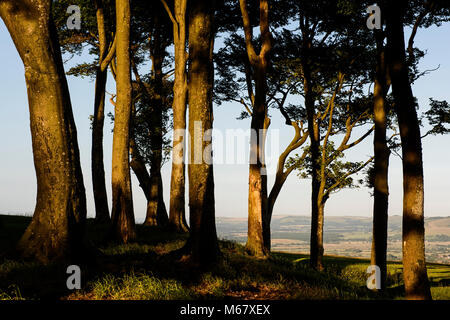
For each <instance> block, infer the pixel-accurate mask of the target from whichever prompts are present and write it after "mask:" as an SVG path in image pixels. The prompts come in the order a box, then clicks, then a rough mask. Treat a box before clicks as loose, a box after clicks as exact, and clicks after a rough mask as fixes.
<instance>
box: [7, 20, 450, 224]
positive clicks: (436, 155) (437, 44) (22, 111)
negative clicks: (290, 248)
mask: <svg viewBox="0 0 450 320" xmlns="http://www.w3.org/2000/svg"><path fill="white" fill-rule="evenodd" d="M449 35H450V24H445V25H443V26H442V27H440V28H436V27H433V28H430V29H422V30H420V31H419V33H418V35H417V36H416V41H415V44H416V46H418V47H419V48H421V49H426V50H427V55H426V56H425V58H424V59H423V60H422V61H421V63H420V68H421V69H422V70H428V69H435V68H436V67H437V66H440V67H439V69H438V70H436V71H434V72H432V73H430V74H428V75H426V76H425V77H423V78H421V79H419V80H418V81H417V82H416V83H415V84H414V86H413V92H414V94H415V96H416V97H417V98H418V100H419V104H420V108H421V109H420V110H425V109H426V108H427V107H428V99H429V98H430V97H433V98H434V99H437V100H447V101H450V81H449V75H450V59H449V58H448V53H449V52H450V41H449ZM73 62H76V60H75V61H73ZM71 63H72V61H71ZM66 70H67V68H66ZM109 80H111V79H109ZM68 83H69V89H70V94H71V99H72V106H73V112H74V117H75V122H76V126H77V131H78V143H79V147H80V157H81V166H82V171H83V175H84V183H85V187H86V197H87V205H88V208H87V209H88V217H93V216H94V214H95V212H94V203H93V192H92V182H91V172H90V148H91V131H90V121H89V115H90V114H92V113H93V100H94V82H93V81H91V80H90V79H89V78H85V79H81V78H76V77H73V76H68ZM107 91H108V92H110V93H111V92H115V87H114V85H113V81H109V82H108V85H107ZM241 110H242V107H241V106H240V105H239V104H236V103H224V104H222V105H221V106H214V127H215V128H216V129H217V130H218V131H219V132H221V133H223V134H225V133H226V130H232V129H242V130H248V128H249V127H250V120H248V119H247V120H237V119H236V118H237V117H238V116H239V115H240V113H241ZM112 111H113V106H112V105H111V104H110V103H109V102H107V106H106V113H108V112H112ZM271 115H272V124H271V129H270V130H269V134H268V149H269V153H270V154H277V153H279V152H281V151H282V149H283V148H284V146H286V145H287V144H288V143H289V142H290V139H291V138H292V136H293V129H292V128H290V127H288V126H286V125H284V121H283V119H282V118H281V116H280V115H279V114H278V112H277V111H276V110H274V111H272V112H271ZM111 130H112V125H111V123H110V121H109V118H106V120H105V141H104V152H105V158H104V163H105V171H106V183H107V188H108V196H109V197H110V196H111V188H110V181H111V150H112V133H111ZM277 137H279V139H278V138H277ZM355 137H357V134H356V133H355ZM272 143H273V144H272ZM246 147H247V149H248V145H246ZM449 147H450V136H428V137H427V138H425V140H424V141H423V153H424V172H425V216H426V217H433V216H448V215H450V201H448V197H449V196H450V165H449V163H450V161H449V160H450V148H449ZM270 149H272V150H273V152H270ZM0 150H1V151H0V152H1V153H0V213H1V214H28V215H31V214H32V213H33V210H34V205H35V200H36V178H35V172H34V165H33V157H32V148H31V135H30V128H29V114H28V103H27V94H26V86H25V79H24V69H23V64H22V62H21V60H20V57H19V55H18V53H17V51H16V49H15V47H14V45H13V43H12V41H11V38H10V36H9V34H8V32H7V29H6V27H5V26H4V24H3V22H2V21H1V20H0ZM247 152H248V150H247ZM216 153H217V154H219V152H218V150H217V152H216ZM372 153H373V150H372V137H369V138H368V139H366V141H364V142H363V143H362V144H361V145H358V146H357V147H356V148H355V149H354V150H353V149H352V151H351V152H350V153H349V159H351V160H357V161H362V160H364V159H367V158H368V157H369V156H370V155H371V154H372ZM274 160H276V159H274ZM269 165H270V164H269ZM170 167H171V166H170V162H168V163H166V164H165V165H164V167H163V170H162V175H163V183H164V199H165V203H166V206H167V209H168V205H169V187H170ZM272 172H273V170H272ZM273 180H274V175H273V173H271V172H270V171H269V175H268V188H269V190H270V188H271V187H272V183H273ZM214 181H215V200H216V216H222V217H246V216H247V193H248V165H246V164H245V163H244V164H226V163H225V164H220V163H219V164H215V165H214ZM132 184H133V199H134V209H135V217H136V221H137V222H142V221H143V220H144V218H145V210H146V200H145V197H144V195H143V192H142V190H141V189H140V187H139V184H138V182H137V179H136V177H135V176H134V174H133V173H132ZM310 185H311V184H310V180H301V179H299V178H298V177H297V175H296V174H295V173H293V174H291V175H290V176H289V178H288V179H287V181H286V183H285V186H284V187H283V189H282V191H281V193H280V196H279V198H278V200H277V203H276V205H275V208H274V214H275V215H310V195H311V193H310ZM108 186H109V187H108ZM389 186H390V199H389V214H390V215H400V214H401V212H402V194H403V191H402V167H401V160H400V159H399V158H397V157H395V156H392V157H391V159H390V168H389ZM109 203H110V206H111V200H110V201H109ZM372 206H373V199H372V198H371V196H370V190H369V189H367V188H365V187H361V188H359V189H350V190H343V191H340V192H339V193H336V194H333V195H332V196H331V198H330V200H328V202H327V205H326V208H325V216H342V215H348V216H366V217H369V216H371V214H372ZM187 212H188V211H187Z"/></svg>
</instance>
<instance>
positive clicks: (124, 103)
mask: <svg viewBox="0 0 450 320" xmlns="http://www.w3.org/2000/svg"><path fill="white" fill-rule="evenodd" d="M116 37H117V39H116V57H117V71H116V83H117V102H116V106H115V113H114V136H113V154H112V178H111V181H112V192H113V193H112V198H113V205H112V213H111V220H112V229H111V230H112V235H113V237H114V238H115V239H116V240H118V241H120V242H123V243H127V242H129V241H132V240H134V239H135V237H136V233H135V222H134V211H133V198H132V193H131V176H130V160H129V144H130V119H131V103H132V99H131V91H132V90H131V63H130V1H129V0H116Z"/></svg>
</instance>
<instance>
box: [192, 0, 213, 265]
mask: <svg viewBox="0 0 450 320" xmlns="http://www.w3.org/2000/svg"><path fill="white" fill-rule="evenodd" d="M213 16H214V1H212V2H210V1H200V0H197V1H193V3H192V4H191V11H190V16H189V59H190V64H189V133H190V138H189V139H190V145H189V148H190V152H189V156H190V161H189V165H188V175H189V209H190V214H189V218H190V219H189V220H190V238H189V241H188V243H189V246H190V250H191V254H192V259H193V261H195V262H199V263H208V262H212V261H215V260H216V259H217V256H218V253H219V247H218V243H217V234H216V224H215V204H214V177H213V165H212V150H211V143H212V141H205V140H209V139H208V138H207V137H206V136H205V132H206V131H208V130H210V129H212V127H213V106H212V93H213V85H214V67H213V62H212V52H213V51H212V50H213V44H214V28H213Z"/></svg>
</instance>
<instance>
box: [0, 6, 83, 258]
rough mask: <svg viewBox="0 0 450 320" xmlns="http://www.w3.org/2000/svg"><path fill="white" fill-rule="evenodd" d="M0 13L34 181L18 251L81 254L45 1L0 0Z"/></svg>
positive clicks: (67, 109)
mask: <svg viewBox="0 0 450 320" xmlns="http://www.w3.org/2000/svg"><path fill="white" fill-rule="evenodd" d="M0 16H1V18H2V19H3V21H4V22H5V25H6V26H7V28H8V31H9V33H10V35H11V37H12V39H13V41H14V44H15V46H16V49H17V51H18V52H19V55H20V57H21V59H22V61H23V64H24V67H25V80H26V84H27V92H28V103H29V110H30V127H31V137H32V145H33V157H34V166H35V169H36V180H37V197H36V207H35V211H34V215H33V219H32V221H31V223H30V225H29V226H28V228H27V229H26V231H25V233H24V235H23V236H22V238H21V240H20V241H19V243H18V250H19V251H20V252H21V254H22V255H23V256H24V257H29V258H35V259H37V260H39V261H41V262H44V263H47V262H50V261H54V260H61V259H69V260H77V259H80V258H81V257H82V256H83V254H85V253H86V252H84V246H83V242H82V239H83V234H84V226H85V220H86V198H85V189H84V185H83V176H82V173H81V167H80V157H79V149H78V143H77V132H76V128H75V123H74V119H73V114H72V106H71V102H70V96H69V90H68V86H67V81H66V77H65V73H64V68H63V62H62V58H61V52H60V47H59V43H58V38H57V34H56V29H55V26H54V24H53V21H52V19H51V1H45V0H40V1H37V0H35V1H27V0H20V1H0Z"/></svg>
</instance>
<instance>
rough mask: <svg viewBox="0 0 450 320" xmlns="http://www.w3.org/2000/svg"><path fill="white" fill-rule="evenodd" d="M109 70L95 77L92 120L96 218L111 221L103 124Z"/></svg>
mask: <svg viewBox="0 0 450 320" xmlns="http://www.w3.org/2000/svg"><path fill="white" fill-rule="evenodd" d="M106 78H107V71H106V70H105V71H102V70H101V68H100V66H99V67H98V68H97V73H96V79H95V102H94V118H93V120H92V149H91V161H92V162H91V166H92V188H93V190H94V202H95V220H96V221H99V222H106V221H110V217H109V208H108V196H107V193H106V184H105V168H104V165H103V125H104V122H105V90H106Z"/></svg>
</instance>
